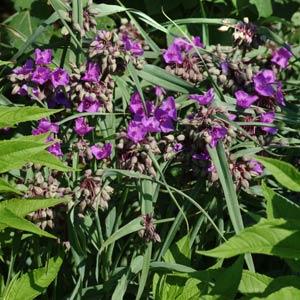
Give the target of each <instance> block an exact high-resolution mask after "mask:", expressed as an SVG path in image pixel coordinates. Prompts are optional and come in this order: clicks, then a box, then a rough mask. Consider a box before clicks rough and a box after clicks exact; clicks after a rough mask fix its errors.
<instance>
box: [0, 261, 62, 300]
mask: <svg viewBox="0 0 300 300" xmlns="http://www.w3.org/2000/svg"><path fill="white" fill-rule="evenodd" d="M62 262H63V261H62V259H61V258H60V257H57V258H51V259H50V260H49V261H48V263H47V265H46V266H45V267H43V268H39V269H35V270H33V271H31V272H28V273H25V274H23V275H22V276H21V277H20V278H19V279H17V280H16V281H12V282H11V284H10V285H9V286H8V287H7V289H6V291H5V293H4V296H3V300H31V299H34V298H36V297H37V296H38V295H40V294H42V293H43V292H44V291H45V290H46V289H47V287H48V286H49V285H50V284H51V282H52V281H53V280H54V279H55V278H56V276H57V274H58V272H59V270H60V267H61V265H62Z"/></svg>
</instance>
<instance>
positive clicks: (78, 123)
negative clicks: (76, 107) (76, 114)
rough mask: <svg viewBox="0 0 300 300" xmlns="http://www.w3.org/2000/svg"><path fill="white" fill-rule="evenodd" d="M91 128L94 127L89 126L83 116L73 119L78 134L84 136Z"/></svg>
mask: <svg viewBox="0 0 300 300" xmlns="http://www.w3.org/2000/svg"><path fill="white" fill-rule="evenodd" d="M93 129H94V127H91V126H89V124H88V123H87V122H86V121H85V119H84V118H82V117H80V118H78V119H76V120H75V131H76V133H77V134H78V135H80V136H84V135H86V134H87V133H89V132H90V131H92V130H93Z"/></svg>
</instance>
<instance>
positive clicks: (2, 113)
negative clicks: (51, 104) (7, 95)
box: [0, 106, 61, 128]
mask: <svg viewBox="0 0 300 300" xmlns="http://www.w3.org/2000/svg"><path fill="white" fill-rule="evenodd" d="M59 111H61V109H47V108H42V107H37V106H25V107H8V106H0V128H5V127H11V126H13V125H15V124H18V123H21V122H26V121H34V120H40V119H42V118H44V117H48V116H51V115H53V114H55V113H57V112H59Z"/></svg>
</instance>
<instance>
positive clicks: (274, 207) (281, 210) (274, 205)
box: [261, 183, 300, 220]
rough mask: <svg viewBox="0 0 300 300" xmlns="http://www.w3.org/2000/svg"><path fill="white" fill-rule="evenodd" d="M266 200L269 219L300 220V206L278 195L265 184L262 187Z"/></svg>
mask: <svg viewBox="0 0 300 300" xmlns="http://www.w3.org/2000/svg"><path fill="white" fill-rule="evenodd" d="M261 188H262V191H263V194H264V197H265V199H266V200H267V216H268V218H270V219H272V218H284V219H296V220H298V219H299V218H300V206H298V205H297V204H296V203H294V202H292V201H290V200H288V199H287V198H285V197H283V196H281V195H279V194H277V193H276V192H274V191H273V190H272V189H270V188H269V187H267V185H266V184H265V183H263V184H262V186H261Z"/></svg>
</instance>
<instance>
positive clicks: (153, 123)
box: [141, 117, 160, 132]
mask: <svg viewBox="0 0 300 300" xmlns="http://www.w3.org/2000/svg"><path fill="white" fill-rule="evenodd" d="M141 123H142V125H143V126H144V127H145V129H146V130H147V132H159V131H160V123H159V121H158V120H157V119H156V118H155V117H149V118H147V117H143V118H142V120H141Z"/></svg>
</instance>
